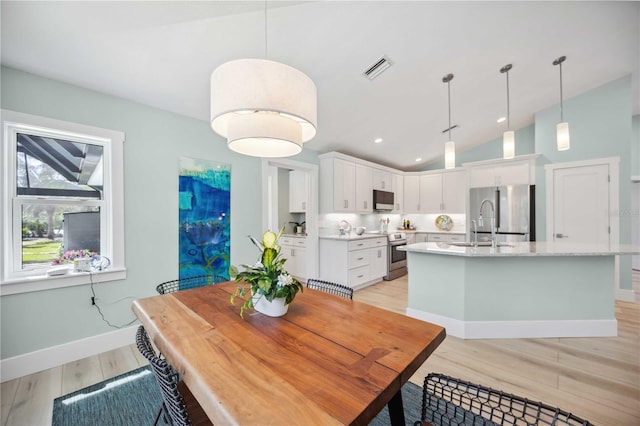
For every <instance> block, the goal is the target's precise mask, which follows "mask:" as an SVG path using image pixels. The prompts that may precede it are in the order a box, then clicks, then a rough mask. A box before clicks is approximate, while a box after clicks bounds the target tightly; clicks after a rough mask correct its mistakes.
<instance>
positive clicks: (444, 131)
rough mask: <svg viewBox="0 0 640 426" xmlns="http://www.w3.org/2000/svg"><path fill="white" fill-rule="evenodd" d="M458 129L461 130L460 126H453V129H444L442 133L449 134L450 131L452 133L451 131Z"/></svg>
mask: <svg viewBox="0 0 640 426" xmlns="http://www.w3.org/2000/svg"><path fill="white" fill-rule="evenodd" d="M458 128H460V126H458V125H457V124H454V125H453V126H451V127H449V128H446V129H444V130H443V131H442V133H447V132H448V131H450V130H453V129H458Z"/></svg>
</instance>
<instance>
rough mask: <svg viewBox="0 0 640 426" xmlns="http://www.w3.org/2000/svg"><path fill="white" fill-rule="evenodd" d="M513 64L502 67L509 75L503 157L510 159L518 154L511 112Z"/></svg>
mask: <svg viewBox="0 0 640 426" xmlns="http://www.w3.org/2000/svg"><path fill="white" fill-rule="evenodd" d="M511 68H513V65H511V64H507V65H505V66H504V67H502V68H500V72H501V73H503V74H506V75H507V131H506V132H504V133H503V134H502V158H504V159H509V158H513V157H515V155H516V135H515V132H514V131H513V130H511V115H510V113H509V107H510V105H509V71H510V70H511Z"/></svg>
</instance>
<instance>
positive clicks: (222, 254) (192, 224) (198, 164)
mask: <svg viewBox="0 0 640 426" xmlns="http://www.w3.org/2000/svg"><path fill="white" fill-rule="evenodd" d="M179 176H180V182H179V187H180V189H179V194H180V195H179V197H180V198H179V209H180V215H179V217H180V230H179V239H180V242H179V254H180V271H179V277H180V278H181V279H183V278H189V277H196V276H200V275H210V276H211V277H212V280H215V281H212V282H216V281H220V280H228V279H229V259H230V245H229V244H230V243H229V241H230V238H229V232H230V223H231V222H230V220H231V217H230V214H229V213H230V206H231V196H230V190H231V165H229V164H221V163H216V162H211V161H206V160H199V159H193V158H181V159H180V174H179Z"/></svg>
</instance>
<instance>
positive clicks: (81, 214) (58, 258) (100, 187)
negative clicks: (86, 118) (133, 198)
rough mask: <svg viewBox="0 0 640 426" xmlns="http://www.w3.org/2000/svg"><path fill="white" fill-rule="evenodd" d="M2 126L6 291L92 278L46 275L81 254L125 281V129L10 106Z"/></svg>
mask: <svg viewBox="0 0 640 426" xmlns="http://www.w3.org/2000/svg"><path fill="white" fill-rule="evenodd" d="M2 125H3V139H2V166H3V175H2V181H3V185H2V197H1V198H2V199H1V202H2V240H3V256H2V259H1V260H2V274H1V284H2V293H3V294H7V293H9V294H11V293H18V292H24V291H34V290H40V289H45V288H55V287H60V286H68V285H78V284H83V283H86V282H88V279H87V277H86V275H84V276H83V275H82V274H71V275H64V276H62V277H54V276H48V275H47V271H48V270H50V269H51V268H52V267H53V266H56V265H59V264H61V263H66V262H68V261H69V258H70V257H74V256H77V255H78V253H84V254H87V255H91V256H93V255H101V256H105V257H107V258H109V259H110V260H111V263H112V267H111V268H110V269H107V270H106V271H105V272H104V273H101V274H99V275H100V277H99V279H98V281H100V280H104V281H106V280H109V279H121V278H124V253H123V251H124V241H123V239H124V233H123V216H124V212H123V171H122V170H123V164H122V151H123V143H124V134H123V133H122V132H117V131H112V130H106V129H100V128H94V127H89V126H83V125H79V124H74V123H68V122H63V121H59V120H53V119H48V118H43V117H37V116H32V115H27V114H20V113H16V112H12V111H6V110H3V111H2Z"/></svg>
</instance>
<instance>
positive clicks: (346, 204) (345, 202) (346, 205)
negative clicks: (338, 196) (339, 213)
mask: <svg viewBox="0 0 640 426" xmlns="http://www.w3.org/2000/svg"><path fill="white" fill-rule="evenodd" d="M344 208H345V209H346V208H349V200H344Z"/></svg>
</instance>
